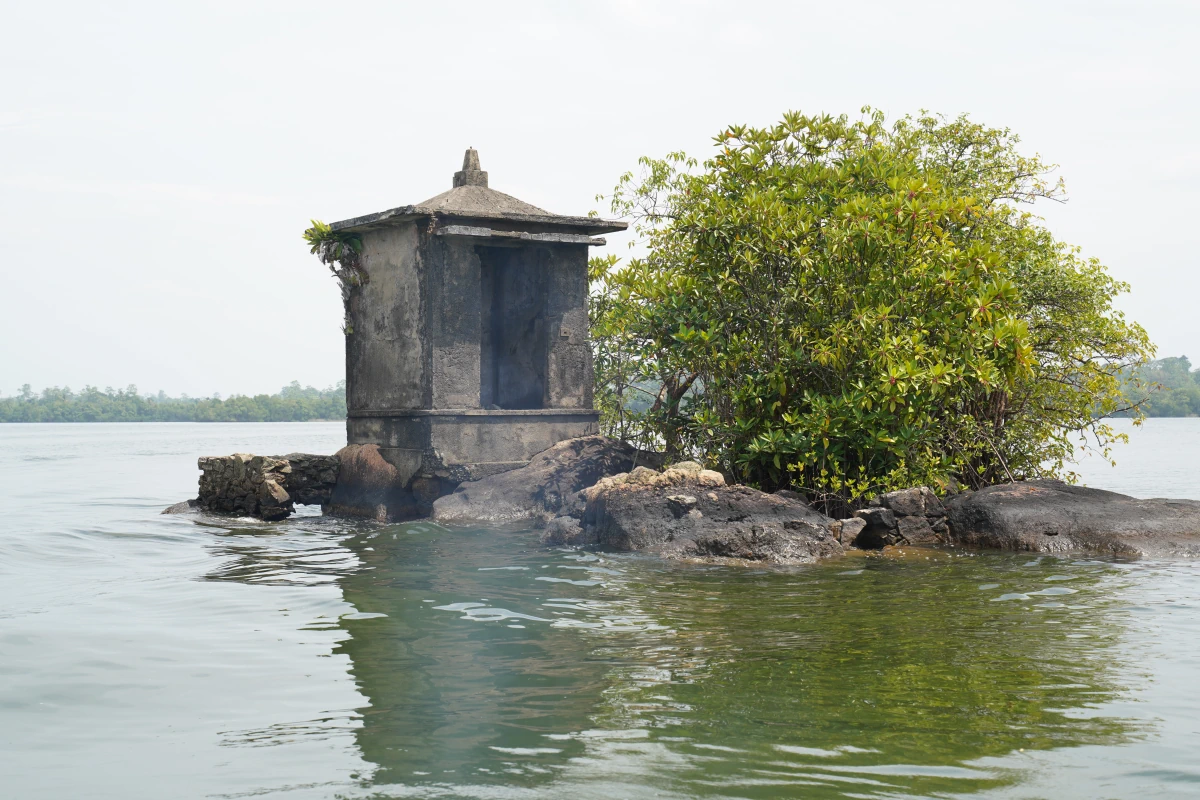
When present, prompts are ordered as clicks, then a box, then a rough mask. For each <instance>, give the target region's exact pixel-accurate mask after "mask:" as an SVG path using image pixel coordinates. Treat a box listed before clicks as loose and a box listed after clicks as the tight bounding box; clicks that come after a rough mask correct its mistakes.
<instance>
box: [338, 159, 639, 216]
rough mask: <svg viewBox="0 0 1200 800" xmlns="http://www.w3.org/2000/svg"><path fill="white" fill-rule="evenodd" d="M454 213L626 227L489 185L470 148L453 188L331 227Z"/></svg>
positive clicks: (455, 214)
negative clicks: (549, 206) (565, 213)
mask: <svg viewBox="0 0 1200 800" xmlns="http://www.w3.org/2000/svg"><path fill="white" fill-rule="evenodd" d="M428 216H436V217H453V218H455V219H460V220H471V219H479V220H503V221H506V222H509V223H516V224H517V225H518V226H521V224H522V223H523V224H525V225H529V226H535V227H537V228H556V229H567V230H573V231H576V232H579V233H585V234H597V233H612V232H614V231H623V230H625V228H626V227H628V226H627V225H626V223H624V222H616V221H614V220H605V219H600V218H599V217H568V216H563V215H561V214H554V213H552V212H550V211H546V210H544V209H541V208H538V207H537V206H534V205H530V204H529V203H526V202H525V201H523V200H518V199H517V198H515V197H513V196H512V195H509V194H505V193H504V192H498V191H496V190H495V189H492V188H489V187H488V174H487V173H486V172H484V171H483V170H482V169H480V167H479V153H478V151H476V150H475V148H473V147H472V148H468V149H467V152H466V153H465V154H464V156H463V168H462V169H461V170H459V171H458V172H456V173H454V181H453V188H451V189H450V190H449V191H446V192H442V193H441V194H439V195H435V196H434V197H431V198H429V199H428V200H424V201H422V202H420V203H417V204H416V205H411V206H400V207H399V208H393V209H390V210H388V211H381V212H379V213H377V214H368V215H366V216H363V217H354V218H352V219H345V220H341V221H340V222H335V223H333V224H332V225H331V226H330V227H331V228H333V230H335V231H360V230H370V229H372V228H379V227H383V226H386V225H394V224H396V223H399V222H404V221H407V220H410V219H413V218H415V217H428Z"/></svg>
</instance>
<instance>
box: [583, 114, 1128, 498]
mask: <svg viewBox="0 0 1200 800" xmlns="http://www.w3.org/2000/svg"><path fill="white" fill-rule="evenodd" d="M1017 142H1018V139H1017V137H1016V136H1014V135H1012V134H1010V133H1009V132H1008V131H1007V130H996V129H990V128H986V127H983V126H981V125H978V124H975V123H972V122H970V121H969V120H968V119H967V118H965V117H962V118H958V119H954V120H946V119H944V118H941V117H933V116H922V117H919V118H912V117H905V118H903V119H901V120H899V121H897V122H895V123H893V124H891V125H888V124H886V123H885V119H884V117H883V116H882V115H881V114H879V113H877V112H872V111H871V110H870V109H864V117H863V118H862V119H861V120H859V121H850V120H849V119H847V118H846V117H839V118H833V117H828V116H821V117H807V116H803V115H801V114H799V113H789V114H787V115H785V117H784V119H783V121H782V122H781V123H780V124H778V125H776V126H774V127H771V128H763V129H756V128H747V127H740V126H738V127H732V128H729V129H728V130H726V131H724V132H723V133H721V134H720V135H719V136H718V137H717V138H716V147H717V152H716V154H715V155H714V156H713V157H712V158H710V159H709V160H707V161H705V162H703V163H702V164H701V163H698V162H697V161H696V160H694V159H690V158H688V157H687V156H686V155H684V154H682V153H673V154H671V155H669V156H667V157H666V158H665V159H661V160H655V159H648V158H643V159H642V160H641V166H642V174H641V175H640V176H639V177H638V178H636V179H635V177H634V176H633V175H632V174H627V175H625V176H624V177H623V178H622V179H621V182H620V183H619V184H618V186H617V187H616V190H615V193H614V195H613V198H612V205H613V209H614V211H615V212H616V213H619V214H622V215H625V216H627V217H631V218H633V220H634V222H635V226H634V229H635V231H637V232H638V233H639V234H640V235H641V237H642V238H643V242H644V244H645V245H646V246H647V248H648V253H647V255H645V256H644V257H641V258H634V259H632V260H630V261H629V262H628V263H626V264H624V265H618V264H616V263H615V261H613V260H611V259H609V260H607V261H606V260H594V261H593V262H592V266H593V275H592V277H593V297H592V303H593V308H592V316H593V335H594V340H595V342H596V359H595V361H596V367H597V384H598V386H599V391H598V397H599V402H600V404H601V407H602V412H603V423H604V426H605V430H606V432H608V433H610V434H613V435H617V436H620V437H622V438H625V439H628V440H630V441H635V442H637V443H638V444H641V445H643V446H646V445H653V446H658V447H662V448H664V449H666V450H667V451H668V453H669V455H670V456H671V457H680V456H685V455H686V456H690V457H694V458H699V459H701V460H704V461H706V462H707V463H708V465H709V466H712V467H716V468H718V469H721V470H723V471H725V472H726V473H727V474H729V475H731V476H732V477H734V478H736V479H738V480H741V481H744V482H747V483H750V484H752V485H757V486H760V487H762V488H764V489H773V488H777V487H780V486H787V485H792V486H797V487H801V488H804V489H805V490H807V491H809V492H812V493H814V494H815V495H817V496H818V497H821V498H824V499H825V500H827V501H828V502H829V503H830V504H832V505H835V506H837V505H840V506H843V507H844V506H845V505H847V504H850V505H853V504H855V503H857V502H859V498H861V497H863V496H865V495H870V494H874V493H876V492H878V491H886V490H890V489H894V488H899V487H902V486H911V485H916V484H930V485H935V486H936V485H945V484H946V483H948V482H949V481H951V480H955V481H958V482H960V483H963V484H966V485H968V486H981V485H986V484H989V483H992V482H995V481H999V480H1006V479H1011V478H1018V479H1019V478H1029V477H1035V476H1043V475H1048V474H1055V473H1057V472H1058V471H1059V470H1061V469H1062V467H1063V464H1064V461H1065V460H1067V459H1068V458H1069V457H1070V456H1071V455H1072V453H1073V450H1074V447H1075V446H1076V444H1077V443H1078V441H1079V437H1078V436H1077V435H1078V434H1081V433H1083V432H1086V433H1088V434H1090V435H1091V441H1092V447H1094V448H1098V449H1100V450H1102V451H1106V449H1107V445H1108V444H1109V443H1110V442H1112V441H1113V440H1114V439H1116V438H1119V437H1118V436H1116V435H1115V434H1114V432H1113V431H1112V430H1111V429H1110V428H1109V427H1108V426H1107V425H1106V424H1105V423H1104V418H1105V417H1107V416H1111V415H1113V414H1115V413H1119V412H1122V411H1125V410H1127V406H1128V404H1127V403H1126V401H1125V396H1124V394H1123V392H1122V385H1123V376H1122V370H1125V369H1129V368H1133V367H1136V366H1137V365H1140V364H1142V363H1143V362H1145V360H1146V359H1147V358H1148V356H1149V355H1150V354H1151V346H1150V344H1149V341H1148V339H1147V337H1146V334H1145V332H1144V331H1143V330H1142V329H1141V328H1140V327H1139V326H1137V325H1135V324H1132V323H1128V322H1126V321H1125V320H1124V319H1123V317H1122V315H1121V314H1120V313H1119V312H1117V311H1116V310H1115V309H1114V308H1113V306H1112V298H1113V297H1114V296H1115V295H1116V294H1118V293H1120V292H1122V291H1125V290H1126V287H1125V286H1124V285H1123V284H1121V283H1119V282H1117V281H1114V280H1113V279H1112V278H1111V277H1110V276H1109V275H1108V274H1107V272H1106V271H1105V270H1104V268H1103V267H1102V266H1101V265H1100V264H1099V263H1098V262H1096V261H1095V260H1089V259H1084V258H1082V257H1081V256H1080V255H1079V253H1078V251H1077V250H1076V249H1075V248H1071V247H1068V246H1066V245H1064V244H1061V243H1059V242H1057V241H1056V240H1055V239H1054V238H1053V237H1052V236H1051V235H1050V234H1049V232H1047V231H1046V230H1045V229H1044V228H1042V227H1041V226H1040V225H1039V224H1038V220H1037V218H1036V217H1033V216H1032V215H1031V214H1030V213H1029V212H1027V211H1025V210H1023V208H1022V205H1024V204H1027V203H1031V202H1033V201H1035V200H1038V199H1046V198H1056V197H1058V196H1060V195H1061V194H1062V192H1063V188H1062V185H1061V183H1052V182H1050V181H1049V180H1048V179H1047V178H1046V176H1047V174H1048V173H1049V172H1050V168H1049V167H1047V165H1045V164H1043V163H1042V162H1041V160H1040V159H1039V158H1037V157H1036V156H1035V157H1027V156H1023V155H1021V154H1020V153H1019V152H1018V151H1017V147H1016V146H1017ZM643 396H645V397H647V398H648V401H649V402H648V405H646V404H643V407H644V410H641V411H639V410H636V409H635V406H636V405H637V400H638V398H639V397H643ZM1134 411H1135V413H1136V409H1135V410H1134Z"/></svg>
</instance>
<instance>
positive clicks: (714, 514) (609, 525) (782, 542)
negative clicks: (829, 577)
mask: <svg viewBox="0 0 1200 800" xmlns="http://www.w3.org/2000/svg"><path fill="white" fill-rule="evenodd" d="M583 495H584V500H585V501H586V506H585V509H584V512H583V517H582V519H578V520H577V519H575V518H573V517H569V516H563V517H559V518H557V519H555V520H553V521H552V522H551V523H550V524H548V525H547V528H546V532H545V535H544V537H543V539H544V541H545V542H546V543H547V544H574V545H592V546H599V547H608V548H613V549H615V550H638V551H644V552H650V553H656V554H658V555H661V556H665V557H668V558H701V559H706V560H737V561H754V562H766V563H772V564H803V563H809V562H813V561H816V560H818V559H821V558H827V557H830V556H835V555H841V554H842V552H843V548H842V546H841V544H839V543H838V541H837V538H836V537H835V535H834V533H833V532H832V531H831V528H830V525H831V523H832V522H833V520H831V519H829V518H828V517H825V516H823V515H822V514H819V513H818V512H816V511H814V510H813V509H812V508H810V507H809V506H808V505H807V504H806V503H804V502H803V501H801V500H799V499H794V498H792V497H787V496H781V495H770V494H765V493H763V492H759V491H757V490H754V489H751V488H749V487H746V486H726V485H725V479H724V478H723V477H722V476H721V474H720V473H718V472H713V471H710V470H705V469H702V468H701V467H700V465H699V464H695V463H693V462H685V463H683V464H677V465H675V466H673V467H670V468H668V469H666V470H665V471H663V472H656V471H655V470H652V469H648V468H645V467H639V468H637V469H634V470H633V471H631V472H628V473H623V474H620V475H615V476H613V477H609V478H604V479H601V480H600V481H599V482H597V483H596V484H595V485H594V486H592V487H591V488H589V489H587V490H585V491H584V493H583Z"/></svg>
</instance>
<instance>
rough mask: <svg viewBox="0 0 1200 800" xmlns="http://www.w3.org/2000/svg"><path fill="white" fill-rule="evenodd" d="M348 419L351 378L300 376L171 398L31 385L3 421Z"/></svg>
mask: <svg viewBox="0 0 1200 800" xmlns="http://www.w3.org/2000/svg"><path fill="white" fill-rule="evenodd" d="M345 418H346V382H345V381H338V383H337V385H336V386H331V387H329V388H328V389H315V388H313V387H312V386H305V387H301V386H300V383H299V382H298V381H292V382H291V384H290V385H288V386H285V387H283V388H282V389H280V390H279V393H278V394H272V395H267V394H259V395H255V396H254V397H246V396H244V395H233V396H231V397H228V398H226V399H224V400H221V399H220V398H218V397H188V396H187V395H183V396H182V397H167V396H166V394H164V393H163V392H159V393H158V394H157V395H141V394H138V390H137V387H136V386H129V387H127V388H125V389H118V390H115V391H114V390H113V389H112V388H111V387H110V388H107V389H105V390H104V391H101V390H99V389H97V388H96V387H95V386H87V387H85V388H84V389H83V391H81V392H72V391H71V390H70V389H69V388H67V387H63V388H61V389H60V388H58V387H57V386H55V387H53V388H49V389H45V390H43V391H42V392H41V394H35V393H34V392H33V390H32V389H31V388H30V386H29V384H26V385H25V386H22V387H21V392H20V394H18V395H17V396H16V397H0V422H304V421H307V420H314V419H345Z"/></svg>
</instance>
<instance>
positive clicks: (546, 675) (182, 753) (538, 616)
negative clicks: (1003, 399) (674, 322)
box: [0, 426, 1200, 798]
mask: <svg viewBox="0 0 1200 800" xmlns="http://www.w3.org/2000/svg"><path fill="white" fill-rule="evenodd" d="M43 427H44V429H45V430H43V431H42V432H40V433H39V432H36V431H32V429H28V431H27V432H26V433H22V434H21V435H20V436H16V435H15V434H14V435H11V436H10V438H9V439H8V440H7V441H6V444H8V445H9V447H7V448H6V449H4V450H3V451H0V453H2V454H3V455H0V479H3V480H5V481H6V482H7V484H6V485H8V486H9V487H10V490H11V491H13V492H14V494H13V497H12V499H13V500H14V501H15V503H14V504H13V505H14V507H15V508H16V509H18V511H16V512H15V513H14V514H13V515H11V517H10V520H15V525H13V526H12V527H10V529H9V531H8V532H7V533H6V534H5V535H4V536H3V537H0V601H2V605H0V608H2V609H3V612H0V723H3V725H2V727H0V731H2V733H0V736H2V739H0V745H2V748H0V773H3V774H4V775H5V776H6V779H5V780H6V781H7V786H8V787H9V788H8V792H10V793H8V794H5V792H4V790H0V795H3V796H5V797H7V796H12V797H65V796H77V797H122V798H128V797H166V796H170V797H251V796H253V797H346V798H372V797H471V798H525V797H529V798H534V797H536V798H542V797H545V798H559V797H585V798H592V797H594V798H620V797H631V798H651V797H655V798H684V797H730V798H735V797H736V798H773V797H804V798H825V797H859V798H897V797H931V796H932V797H959V796H977V797H1046V798H1061V797H1080V798H1092V797H1120V798H1125V797H1139V798H1140V797H1143V796H1146V797H1158V796H1163V797H1191V796H1200V701H1197V699H1196V693H1195V688H1196V686H1197V678H1198V677H1200V635H1198V634H1200V568H1198V567H1197V565H1195V564H1191V563H1162V564H1152V563H1119V562H1109V561H1096V560H1089V559H1059V558H1041V557H1035V556H1029V555H1014V554H996V553H988V554H972V553H963V552H943V551H911V552H910V553H908V554H906V555H904V556H901V557H896V556H892V557H881V556H877V555H876V556H867V555H858V556H854V557H848V558H846V559H841V560H838V561H835V562H830V563H826V564H822V565H819V566H813V567H804V568H790V569H743V568H729V567H712V566H705V565H694V564H679V563H670V562H663V561H659V560H656V559H650V558H643V557H639V556H636V555H622V554H603V553H601V554H593V553H586V552H579V551H571V550H566V549H557V550H555V549H549V550H548V549H544V548H541V547H539V546H538V544H537V535H536V533H535V532H532V531H529V530H525V529H522V528H520V527H509V528H501V529H484V528H445V527H441V526H438V525H434V524H431V523H408V524H403V525H389V526H383V525H375V524H368V523H362V524H355V523H347V522H344V521H337V520H330V519H323V518H320V517H316V516H307V517H298V518H293V519H292V520H290V521H288V522H286V523H283V524H280V525H264V524H258V523H249V522H243V523H234V524H227V523H226V524H220V523H218V524H213V523H212V522H197V521H196V520H194V519H189V518H179V517H159V516H157V514H156V513H155V512H156V511H157V510H158V509H160V508H161V507H162V505H165V503H163V502H162V500H163V498H162V497H160V496H159V495H158V494H157V493H163V494H166V493H168V492H170V491H172V487H173V486H174V484H175V483H176V482H177V481H178V480H179V475H183V474H186V473H185V470H184V469H183V467H176V466H175V465H176V462H177V461H179V460H181V459H190V457H191V453H193V452H195V451H196V450H198V449H199V450H205V448H207V449H211V450H213V451H214V452H221V451H222V449H218V448H222V445H223V444H224V443H223V442H222V441H220V439H219V436H220V435H228V434H222V433H221V432H220V431H218V430H216V429H215V428H211V429H204V426H191V427H188V426H177V429H176V428H173V427H172V426H161V427H160V429H159V432H158V433H153V432H150V431H147V428H148V426H123V427H124V429H123V430H110V431H109V432H106V433H102V432H99V431H97V432H95V433H92V432H91V431H81V428H84V427H86V428H93V429H95V428H100V427H102V426H77V427H75V428H74V429H73V430H72V431H68V432H66V433H63V432H62V431H61V430H60V429H61V428H64V427H66V428H70V427H71V426H43ZM104 427H107V426H104ZM117 427H121V426H117ZM227 427H230V428H235V429H237V430H235V431H232V432H230V433H236V435H239V436H241V437H243V440H244V438H245V437H246V436H247V428H240V429H238V426H227ZM254 427H255V428H256V429H258V428H261V430H257V432H256V435H258V436H260V437H262V438H263V441H261V442H258V443H257V444H258V445H259V446H258V447H257V449H260V450H267V449H269V444H270V443H269V441H268V440H269V439H270V437H272V436H275V437H279V436H281V435H282V432H280V431H277V430H276V429H271V428H270V427H269V426H254ZM131 428H132V429H133V430H130V429H131ZM196 428H200V429H203V430H201V431H199V432H196V431H195V429H196ZM297 430H303V431H304V432H305V434H306V435H309V436H312V437H313V440H312V441H310V442H306V443H303V444H306V445H307V446H306V448H305V449H311V450H320V449H329V448H328V447H326V448H322V447H321V444H322V441H321V440H320V438H319V436H324V435H329V436H330V437H332V436H333V435H334V433H333V432H332V431H330V432H326V431H324V429H320V428H302V429H296V428H293V429H287V437H289V441H292V442H296V439H297V437H298V433H297ZM5 433H7V432H5ZM339 433H340V431H339ZM318 434H319V435H318ZM189 436H190V437H193V438H192V439H188V438H187V437H189ZM21 437H27V438H21ZM29 437H32V438H29ZM38 437H41V438H38ZM56 437H59V438H56ZM89 437H94V439H89ZM156 437H157V438H156ZM198 437H209V438H198ZM223 449H232V448H231V447H224V448H223ZM247 449H250V448H247ZM275 449H280V448H275ZM22 454H24V455H22ZM183 454H186V456H185V455H183ZM39 459H40V460H39ZM101 464H102V465H104V469H103V470H102V471H101V474H95V473H94V471H92V472H89V470H87V469H85V467H87V466H88V465H91V466H96V465H101ZM88 475H90V477H87V476H88ZM72 476H73V477H74V479H75V480H76V483H74V484H70V483H67V484H66V485H74V486H75V487H76V494H75V495H74V496H72V497H71V498H70V499H69V501H68V502H65V503H64V502H63V495H62V493H61V487H62V486H63V485H64V481H65V480H67V479H69V478H71V477H72ZM55 488H58V489H59V491H55ZM174 491H175V494H176V495H177V494H179V491H178V490H174ZM139 492H140V493H139ZM167 499H176V497H175V496H171V497H169V498H167Z"/></svg>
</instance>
